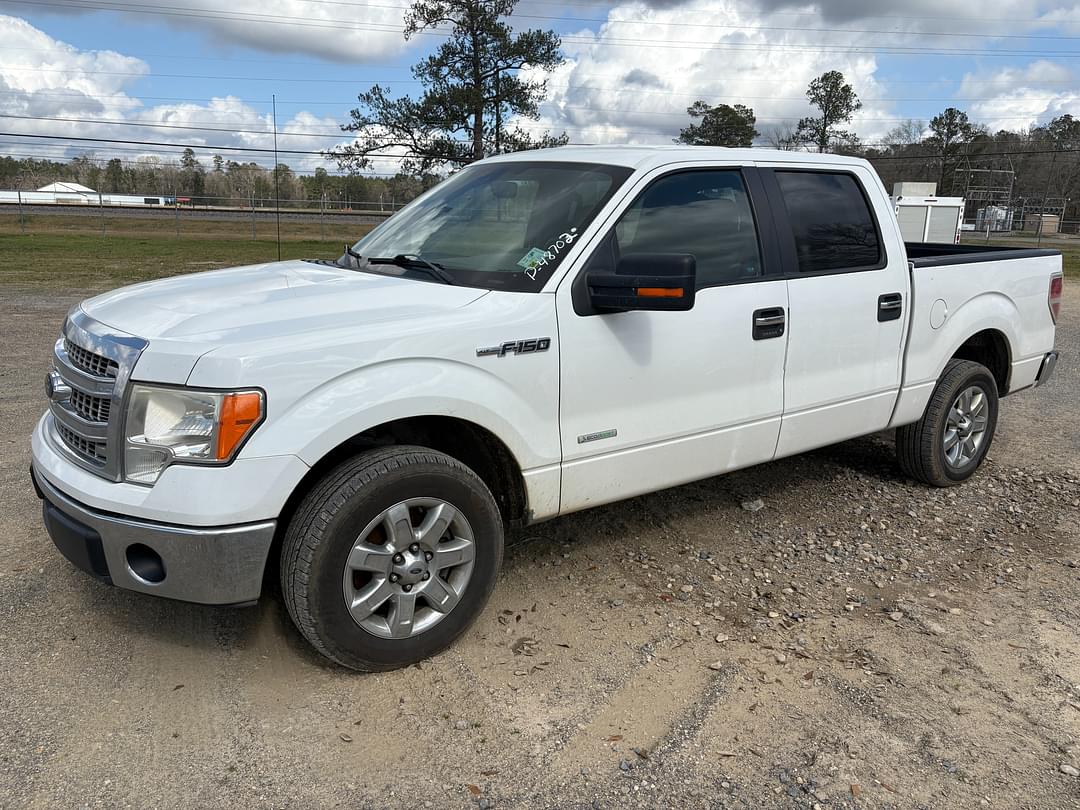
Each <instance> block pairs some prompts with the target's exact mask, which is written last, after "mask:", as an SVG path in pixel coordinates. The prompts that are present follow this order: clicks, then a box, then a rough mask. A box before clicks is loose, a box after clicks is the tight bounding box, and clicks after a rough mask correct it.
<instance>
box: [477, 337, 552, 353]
mask: <svg viewBox="0 0 1080 810" xmlns="http://www.w3.org/2000/svg"><path fill="white" fill-rule="evenodd" d="M550 348H551V338H549V337H545V338H529V339H528V340H508V341H507V342H506V343H503V344H502V345H501V346H488V347H487V348H483V349H477V350H476V356H477V357H489V356H491V355H494V356H496V357H506V355H508V354H532V353H533V352H546V351H547V350H548V349H550Z"/></svg>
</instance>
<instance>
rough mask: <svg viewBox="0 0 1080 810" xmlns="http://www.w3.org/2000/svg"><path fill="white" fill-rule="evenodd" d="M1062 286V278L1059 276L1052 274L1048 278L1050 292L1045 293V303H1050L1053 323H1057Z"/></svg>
mask: <svg viewBox="0 0 1080 810" xmlns="http://www.w3.org/2000/svg"><path fill="white" fill-rule="evenodd" d="M1063 286H1064V279H1063V278H1062V277H1061V276H1054V277H1053V278H1051V279H1050V292H1049V293H1047V296H1046V303H1048V304H1049V305H1050V317H1051V318H1053V319H1054V323H1057V320H1058V315H1059V314H1060V313H1061V289H1062V287H1063Z"/></svg>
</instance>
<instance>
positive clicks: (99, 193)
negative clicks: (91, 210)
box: [97, 191, 105, 236]
mask: <svg viewBox="0 0 1080 810" xmlns="http://www.w3.org/2000/svg"><path fill="white" fill-rule="evenodd" d="M97 204H98V211H99V212H100V213H101V235H102V236H104V235H105V204H104V203H103V202H102V201H101V192H100V191H99V192H98V193H97Z"/></svg>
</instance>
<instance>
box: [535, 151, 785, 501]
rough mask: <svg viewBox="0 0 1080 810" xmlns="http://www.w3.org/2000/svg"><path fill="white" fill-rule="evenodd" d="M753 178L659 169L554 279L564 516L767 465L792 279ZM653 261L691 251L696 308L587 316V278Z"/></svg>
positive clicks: (706, 169) (731, 170) (732, 172)
mask: <svg viewBox="0 0 1080 810" xmlns="http://www.w3.org/2000/svg"><path fill="white" fill-rule="evenodd" d="M759 182H760V181H758V179H757V174H756V171H755V170H754V169H753V168H750V167H739V166H729V167H716V166H701V167H694V166H692V165H690V166H687V167H685V168H679V169H672V168H666V169H663V170H657V171H655V172H653V173H652V174H651V175H650V176H647V177H644V178H642V180H641V181H640V182H639V183H637V184H636V186H635V188H634V189H633V191H632V193H631V194H629V195H628V197H627V200H626V202H625V203H624V204H623V206H622V207H621V209H620V210H618V211H616V212H615V213H614V214H613V216H612V218H611V220H609V223H608V225H607V228H608V229H607V231H606V232H605V233H604V234H603V235H602V236H601V237H600V238H598V240H597V241H596V243H595V244H593V245H590V246H589V247H590V253H589V254H588V258H587V260H586V261H585V263H584V265H583V266H582V267H581V268H580V269H578V270H577V272H576V274H574V273H572V274H570V275H568V277H567V279H566V280H565V281H564V282H563V283H562V284H560V286H559V289H558V291H557V293H556V310H557V313H558V319H559V342H560V347H561V351H560V376H561V390H560V430H561V433H562V447H563V476H562V507H561V511H563V512H569V511H573V510H575V509H582V508H585V507H587V506H593V505H596V504H599V503H605V502H608V501H614V500H619V499H621V498H626V497H630V496H632V495H637V494H640V493H643V492H651V491H654V490H657V489H660V488H663V487H667V486H673V485H675V484H680V483H683V482H686V481H692V480H695V479H699V478H704V477H706V476H709V475H714V474H717V473H720V472H724V471H725V470H730V469H734V468H736V467H744V466H747V465H750V464H755V463H758V462H761V461H768V460H769V459H771V458H772V456H773V453H774V452H775V449H776V439H777V436H778V434H779V430H780V416H781V414H782V411H783V395H784V391H783V376H784V349H785V345H786V342H787V338H786V333H785V331H784V327H783V322H784V319H785V314H786V309H787V284H786V282H785V281H784V280H783V279H782V278H780V277H779V275H778V271H779V265H778V263H777V262H776V261H775V255H774V251H775V237H774V236H773V234H772V224H771V220H770V219H769V216H768V212H767V209H766V208H765V206H764V205H762V204H760V203H761V200H763V198H764V191H763V190H762V189H761V187H760V184H759ZM648 253H689V254H692V255H693V256H694V257H695V259H696V261H697V274H698V275H697V290H696V301H695V304H694V307H693V309H691V310H689V311H686V312H615V313H610V312H609V313H598V312H595V311H592V310H591V309H590V308H589V304H588V293H587V288H586V285H585V284H584V277H585V274H586V273H588V272H591V271H595V272H602V273H609V272H614V270H615V266H616V264H617V262H618V260H619V257H620V256H626V255H629V254H648ZM770 269H772V270H773V272H774V273H775V275H770V274H769V270H770Z"/></svg>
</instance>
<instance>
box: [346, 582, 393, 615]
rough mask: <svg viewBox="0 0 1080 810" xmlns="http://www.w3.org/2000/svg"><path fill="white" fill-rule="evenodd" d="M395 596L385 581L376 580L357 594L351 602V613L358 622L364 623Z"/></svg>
mask: <svg viewBox="0 0 1080 810" xmlns="http://www.w3.org/2000/svg"><path fill="white" fill-rule="evenodd" d="M393 594H394V589H393V587H392V586H391V585H390V583H389V582H388V581H387V580H385V579H381V578H380V579H374V580H372V581H371V582H370V583H368V585H367V586H365V587H364V589H363V590H361V591H360V592H359V593H358V594H356V595H355V596H354V597H353V598H352V600H351V601H350V602H349V612H350V613H351V614H352V616H353V618H354V619H356V621H358V622H362V621H363V620H364V619H366V618H367V617H368V616H370V615H371V614H372V613H374V612H375V611H376V610H378V609H379V608H381V607H382V606H383V605H384V604H385V603H386V600H387V599H389V598H390V597H391V596H393Z"/></svg>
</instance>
